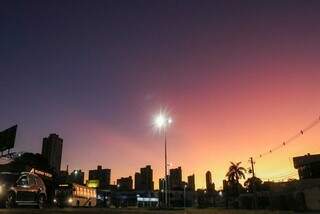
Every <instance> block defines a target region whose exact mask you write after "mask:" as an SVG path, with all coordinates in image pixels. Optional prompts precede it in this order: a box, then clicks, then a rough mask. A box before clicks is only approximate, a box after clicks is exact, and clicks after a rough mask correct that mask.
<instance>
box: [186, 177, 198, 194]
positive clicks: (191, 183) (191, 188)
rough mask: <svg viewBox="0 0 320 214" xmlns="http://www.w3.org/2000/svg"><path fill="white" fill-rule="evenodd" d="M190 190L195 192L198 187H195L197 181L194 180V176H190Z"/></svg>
mask: <svg viewBox="0 0 320 214" xmlns="http://www.w3.org/2000/svg"><path fill="white" fill-rule="evenodd" d="M187 185H188V190H190V191H195V189H196V186H195V179H194V174H193V175H189V176H188V184H187Z"/></svg>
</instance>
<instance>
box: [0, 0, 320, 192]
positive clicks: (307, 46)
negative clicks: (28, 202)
mask: <svg viewBox="0 0 320 214" xmlns="http://www.w3.org/2000/svg"><path fill="white" fill-rule="evenodd" d="M319 11H320V2H319V1H302V0H301V1H296V0H288V1H285V0H282V1H278V0H277V1H270V0H268V1H255V0H252V1H247V0H243V1H235V0H230V1H223V0H221V1H213V0H208V1H206V0H201V1H198V0H194V1H190V0H183V1H182V0H161V1H147V0H130V1H124V0H120V1H112V0H107V1H59V0H58V1H34V0H31V1H16V0H10V1H1V3H0V94H1V105H0V115H1V116H0V117H1V120H0V129H1V130H2V129H5V128H8V127H9V126H11V125H13V124H18V133H17V138H16V146H15V150H16V151H29V152H38V153H40V152H41V145H42V138H43V137H46V136H48V135H49V134H50V133H57V134H59V135H60V137H62V138H63V140H64V144H63V157H62V168H63V169H65V168H66V166H67V165H69V169H83V170H85V171H87V170H88V169H93V168H96V166H97V165H98V164H100V165H102V166H103V167H106V168H111V170H112V171H111V176H112V181H115V180H116V178H119V177H122V176H129V175H131V176H133V175H134V172H136V171H138V170H139V168H140V167H143V166H145V165H147V164H151V165H152V168H153V169H154V181H155V187H158V178H159V177H161V176H163V174H164V149H163V141H164V138H163V135H161V134H159V133H157V132H155V131H154V129H153V127H152V119H153V117H154V114H156V113H158V112H159V111H160V110H161V109H162V110H163V109H165V110H166V111H167V112H168V114H170V116H171V117H172V118H173V121H174V122H173V124H172V126H171V127H170V129H168V130H167V136H168V160H169V162H170V163H171V167H178V166H181V167H182V170H183V178H184V179H185V180H186V177H187V176H188V175H190V174H193V173H194V174H195V177H196V186H197V187H198V188H202V187H204V186H205V172H206V171H207V170H210V171H212V174H213V180H214V182H215V183H216V186H217V188H219V187H221V185H222V180H223V179H225V174H226V172H227V169H228V167H229V165H230V161H234V162H237V161H242V165H243V166H244V167H246V168H248V167H249V163H248V161H247V160H248V159H249V157H251V156H256V155H259V154H260V153H264V152H266V151H268V150H269V149H270V148H272V147H274V146H276V145H278V144H281V142H283V141H284V140H286V139H287V138H289V137H291V136H292V135H294V134H295V133H297V132H298V131H299V130H300V129H302V128H304V127H305V126H306V125H308V124H309V123H310V122H311V121H313V120H314V119H316V118H318V117H319V109H320V99H319V97H320V96H319V95H320V88H319V87H320V86H319V82H320V72H319V68H320V60H319V59H320V42H319V38H320V23H319V20H320V13H319ZM319 133H320V126H316V127H314V128H313V129H312V130H310V131H309V132H308V133H306V134H305V135H303V136H302V137H300V138H298V139H297V140H296V141H295V142H293V143H292V144H290V145H288V146H286V147H284V148H283V149H281V150H279V151H277V152H274V153H272V154H270V155H268V156H266V157H264V158H261V159H259V160H256V165H255V166H256V173H257V175H258V176H259V177H261V178H263V179H264V180H267V179H279V178H282V177H285V176H287V175H293V174H295V173H296V172H295V169H294V168H293V163H292V157H293V156H296V155H304V154H306V153H311V154H315V153H319V152H320V147H319V137H320V135H319ZM247 176H250V175H249V174H248V175H247Z"/></svg>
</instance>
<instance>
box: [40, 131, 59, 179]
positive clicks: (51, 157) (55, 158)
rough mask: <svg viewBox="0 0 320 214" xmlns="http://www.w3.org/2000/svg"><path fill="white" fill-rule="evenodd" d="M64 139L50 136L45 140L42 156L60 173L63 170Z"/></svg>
mask: <svg viewBox="0 0 320 214" xmlns="http://www.w3.org/2000/svg"><path fill="white" fill-rule="evenodd" d="M62 146H63V139H62V138H60V137H59V135H57V134H50V135H49V137H45V138H43V141H42V155H43V156H44V157H45V158H46V159H47V160H48V163H49V165H50V166H51V167H52V168H53V170H54V171H55V172H56V173H58V172H60V168H61V158H62Z"/></svg>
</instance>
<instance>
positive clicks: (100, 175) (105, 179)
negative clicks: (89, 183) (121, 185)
mask: <svg viewBox="0 0 320 214" xmlns="http://www.w3.org/2000/svg"><path fill="white" fill-rule="evenodd" d="M110 177H111V169H102V166H101V165H99V166H97V169H93V170H89V180H98V181H99V187H100V188H102V189H104V188H107V187H108V186H110Z"/></svg>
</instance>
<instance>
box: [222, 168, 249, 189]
mask: <svg viewBox="0 0 320 214" xmlns="http://www.w3.org/2000/svg"><path fill="white" fill-rule="evenodd" d="M230 163H231V166H230V167H229V170H228V172H227V174H226V177H227V178H228V182H229V184H230V185H231V186H232V187H233V189H234V193H235V194H236V195H238V188H239V180H240V179H241V178H243V179H245V178H246V176H245V174H244V173H246V169H245V168H243V167H242V166H240V164H241V162H238V163H233V162H230Z"/></svg>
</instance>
